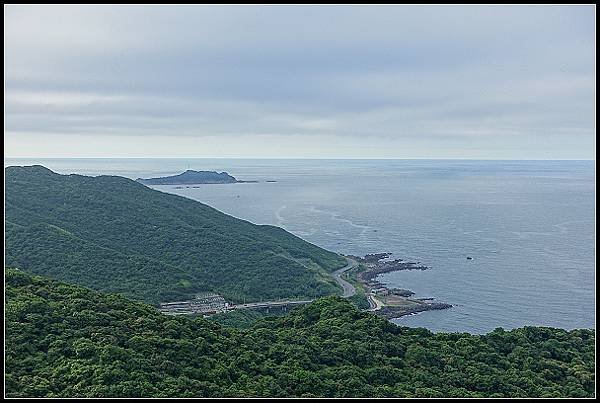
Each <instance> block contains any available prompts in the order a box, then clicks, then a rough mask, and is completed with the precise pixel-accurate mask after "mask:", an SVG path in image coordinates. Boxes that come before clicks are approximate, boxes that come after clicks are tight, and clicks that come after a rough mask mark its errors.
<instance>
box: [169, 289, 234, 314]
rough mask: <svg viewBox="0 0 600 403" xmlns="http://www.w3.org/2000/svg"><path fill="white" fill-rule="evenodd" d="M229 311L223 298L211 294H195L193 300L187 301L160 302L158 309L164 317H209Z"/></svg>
mask: <svg viewBox="0 0 600 403" xmlns="http://www.w3.org/2000/svg"><path fill="white" fill-rule="evenodd" d="M229 309H230V305H229V303H228V302H226V301H225V298H223V297H222V296H221V295H219V294H216V293H212V292H206V293H202V294H197V295H196V297H195V298H194V299H191V300H188V301H177V302H162V303H161V304H160V306H159V308H158V310H159V311H160V312H161V313H164V314H166V315H190V314H203V315H211V314H215V313H219V312H226V311H227V310H229Z"/></svg>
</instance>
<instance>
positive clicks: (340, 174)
mask: <svg viewBox="0 0 600 403" xmlns="http://www.w3.org/2000/svg"><path fill="white" fill-rule="evenodd" d="M33 163H37V164H42V165H44V166H46V167H48V168H50V169H52V170H54V171H56V172H59V173H79V174H84V175H101V174H107V175H120V176H125V177H129V178H132V179H135V178H138V177H144V178H147V177H155V176H165V175H173V174H178V173H181V172H182V171H184V170H186V169H195V170H217V171H227V172H228V173H229V174H231V175H233V176H235V177H236V178H237V179H241V180H257V181H259V182H258V183H239V184H223V185H199V186H198V187H196V188H191V187H190V188H187V187H185V186H183V187H182V186H153V188H155V189H157V190H160V191H163V192H168V193H174V194H178V195H181V196H184V197H188V198H191V199H194V200H198V201H200V202H203V203H206V204H208V205H210V206H213V207H215V208H217V209H219V210H221V211H223V212H225V213H227V214H231V215H233V216H236V217H239V218H242V219H245V220H249V221H251V222H253V223H257V224H272V225H278V226H280V227H283V228H285V229H286V230H288V231H290V232H292V233H294V234H296V235H298V236H300V237H302V238H304V239H306V240H308V241H310V242H312V243H314V244H316V245H319V246H321V247H324V248H326V249H329V250H332V251H335V252H339V253H344V254H355V255H364V254H366V253H377V252H392V253H393V255H392V257H395V258H400V259H404V260H407V261H413V262H420V263H422V264H424V265H426V266H428V267H429V268H430V269H429V270H425V271H421V270H415V271H400V272H393V273H387V274H384V275H382V276H380V277H379V280H380V281H382V282H383V283H386V284H388V285H390V286H394V287H401V288H407V289H410V290H412V291H414V292H415V293H416V295H415V296H416V297H433V298H435V300H436V301H439V302H447V303H450V304H452V305H453V307H452V308H451V309H447V310H441V311H428V312H423V313H420V314H417V315H413V316H407V317H403V318H399V319H394V320H393V321H394V322H395V323H397V324H399V325H402V326H412V327H426V328H429V329H431V330H433V331H451V332H471V333H484V332H488V331H491V330H493V329H494V328H496V327H503V328H505V329H511V328H515V327H521V326H526V325H539V326H552V327H561V328H566V329H573V328H595V294H594V290H595V265H596V261H595V226H596V218H595V161H474V160H286V159H271V160H259V159H45V160H44V159H37V160H35V159H27V160H25V159H19V160H16V159H5V166H6V165H26V164H33ZM266 181H276V182H266ZM467 256H469V257H472V259H471V260H468V259H467Z"/></svg>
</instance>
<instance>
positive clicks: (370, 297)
mask: <svg viewBox="0 0 600 403" xmlns="http://www.w3.org/2000/svg"><path fill="white" fill-rule="evenodd" d="M367 300H368V301H369V305H371V308H370V309H369V311H376V310H378V309H381V308H383V304H382V303H381V301H379V300H378V299H377V298H375V297H373V295H371V294H367Z"/></svg>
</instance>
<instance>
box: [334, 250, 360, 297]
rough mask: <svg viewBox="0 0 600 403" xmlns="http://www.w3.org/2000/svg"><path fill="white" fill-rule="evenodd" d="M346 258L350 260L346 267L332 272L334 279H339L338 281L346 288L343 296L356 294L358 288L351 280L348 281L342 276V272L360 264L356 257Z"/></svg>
mask: <svg viewBox="0 0 600 403" xmlns="http://www.w3.org/2000/svg"><path fill="white" fill-rule="evenodd" d="M346 260H347V261H348V264H347V265H346V266H344V267H342V268H341V269H338V270H336V271H334V272H333V273H331V275H332V276H333V278H334V280H335V281H337V283H338V284H339V285H341V286H342V288H343V289H344V293H343V294H342V297H343V298H348V297H351V296H353V295H354V294H356V289H355V288H354V286H353V285H352V284H350V283H349V282H347V281H346V280H344V279H343V278H342V274H343V273H344V272H346V271H348V270H350V269H353V268H355V267H356V266H358V262H357V261H356V260H354V259H350V258H348V257H347V258H346Z"/></svg>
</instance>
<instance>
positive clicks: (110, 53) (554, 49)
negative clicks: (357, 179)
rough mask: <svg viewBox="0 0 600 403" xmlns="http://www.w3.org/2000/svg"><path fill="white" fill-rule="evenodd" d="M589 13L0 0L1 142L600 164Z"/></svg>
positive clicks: (20, 146) (69, 149) (25, 147)
mask: <svg viewBox="0 0 600 403" xmlns="http://www.w3.org/2000/svg"><path fill="white" fill-rule="evenodd" d="M594 12H595V10H594V8H593V7H591V6H590V7H588V6H573V7H566V6H565V7H560V6H528V7H526V6H477V7H475V6H435V7H434V6H372V7H366V6H235V7H234V6H79V7H77V6H16V5H13V6H7V7H6V9H5V56H6V67H5V76H6V78H5V88H6V90H5V95H6V107H5V110H6V132H5V136H6V137H7V138H8V142H7V141H6V140H5V145H8V146H11V147H13V148H12V149H10V148H9V149H8V153H9V154H10V153H12V155H14V156H17V155H25V156H30V155H33V154H44V153H47V151H45V150H44V149H40V147H39V146H36V144H42V143H41V142H37V143H36V142H35V141H34V139H35V138H36V136H43V137H44V138H54V139H56V140H57V141H59V139H60V141H63V142H65V141H66V142H67V143H66V144H65V148H64V150H65V152H66V153H67V154H69V155H73V156H78V155H81V153H83V150H82V149H78V147H79V146H78V144H81V142H77V141H76V142H73V141H70V142H69V141H67V140H65V138H67V137H68V138H78V139H81V140H82V141H87V140H86V139H89V138H90V137H92V136H93V137H94V138H95V139H97V140H94V141H95V143H96V144H97V148H96V152H97V153H99V154H101V155H111V154H110V153H114V147H113V146H112V145H111V146H110V147H108V146H105V147H103V146H102V138H105V139H107V141H108V139H109V138H110V141H111V142H117V144H118V143H119V142H120V141H122V142H123V145H125V144H127V145H128V146H127V147H130V148H124V149H123V150H125V151H126V152H129V153H131V154H132V156H141V155H143V152H144V151H143V150H140V149H139V148H138V147H134V146H132V144H133V143H135V140H131V141H130V140H127V141H125V139H126V138H127V139H135V138H136V137H144V138H148V141H157V142H162V143H161V144H162V145H163V146H164V143H165V142H170V143H175V144H176V143H177V142H180V143H181V144H185V147H190V144H193V141H192V142H191V143H190V141H188V140H186V138H191V139H192V140H193V139H197V140H198V141H199V142H202V141H204V140H208V139H212V140H214V139H218V141H220V142H225V143H226V142H231V143H232V144H239V145H240V147H241V148H240V149H245V150H246V151H247V152H248V155H249V156H253V155H262V156H264V155H267V156H268V155H272V156H285V155H286V153H287V154H290V155H292V154H293V155H297V153H298V152H302V153H304V154H303V155H304V156H306V157H310V156H312V155H317V154H318V155H321V154H322V151H323V150H322V148H323V144H322V141H323V139H329V141H330V142H331V141H332V140H335V141H334V143H336V144H337V145H338V147H337V148H333V149H330V148H327V150H328V151H327V152H329V153H331V156H334V157H343V156H349V157H359V156H365V157H373V156H377V155H381V153H382V151H385V152H386V153H390V152H391V153H392V156H394V155H395V156H397V157H399V158H400V157H429V156H432V155H437V156H447V157H453V156H454V155H457V154H460V156H465V155H467V156H469V155H470V156H471V157H475V158H476V157H481V156H482V155H484V156H488V157H494V156H497V157H504V158H506V157H510V156H511V155H513V154H514V155H517V154H518V155H530V156H531V158H538V157H540V156H543V157H548V156H550V157H552V156H553V157H555V158H560V157H562V156H563V155H564V156H566V155H568V156H569V157H571V156H579V157H581V158H594V157H595V155H594V154H593V151H592V150H593V149H594V146H595V140H594V139H595V110H594V106H595V16H594V14H595V13H594ZM65 136H66V137H65ZM265 136H266V137H268V138H269V139H270V141H269V142H268V143H264V142H263V143H262V144H260V143H261V141H262V139H264V138H265ZM574 138H575V140H574ZM23 139H27V141H23ZM119 139H123V140H119ZM291 139H293V140H294V141H291ZM300 139H302V140H300ZM540 139H545V140H544V141H540ZM297 141H299V142H301V143H302V146H301V147H297V146H296V145H295V143H294V142H297ZM369 142H371V143H369ZM342 143H343V144H344V147H339V145H340V144H342ZM243 144H245V148H244V146H243ZM473 144H477V145H478V148H477V149H476V150H471V149H472V145H473ZM499 144H501V145H502V147H501V149H502V150H504V151H502V154H499V153H495V150H497V149H498V148H499V147H498V145H499ZM461 147H462V149H464V150H471V151H469V152H470V154H469V153H466V154H465V153H464V152H458V151H457V150H461ZM524 147H525V149H524ZM544 147H546V149H544ZM160 149H161V147H160V145H159V146H158V147H157V150H160ZM163 149H165V150H166V148H164V147H163ZM168 149H169V153H171V154H170V155H173V156H177V155H180V154H181V155H183V154H185V153H187V152H188V151H189V148H185V149H184V148H183V146H182V148H181V149H177V148H176V147H175V148H173V147H171V146H169V148H168ZM178 150H179V151H178ZM215 150H216V149H215ZM365 150H372V151H371V153H372V154H365V152H366V151H365ZM392 150H393V151H392ZM401 150H410V153H412V154H411V155H406V151H401ZM85 152H86V153H87V152H89V150H86V151H85ZM197 152H198V153H203V152H206V151H205V149H199V150H197ZM211 152H218V150H216V151H211ZM393 152H395V153H396V154H393ZM140 153H142V154H140ZM511 153H513V154H511ZM561 153H562V154H561ZM203 155H204V154H203ZM328 155H329V154H328ZM205 156H211V155H205Z"/></svg>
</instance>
